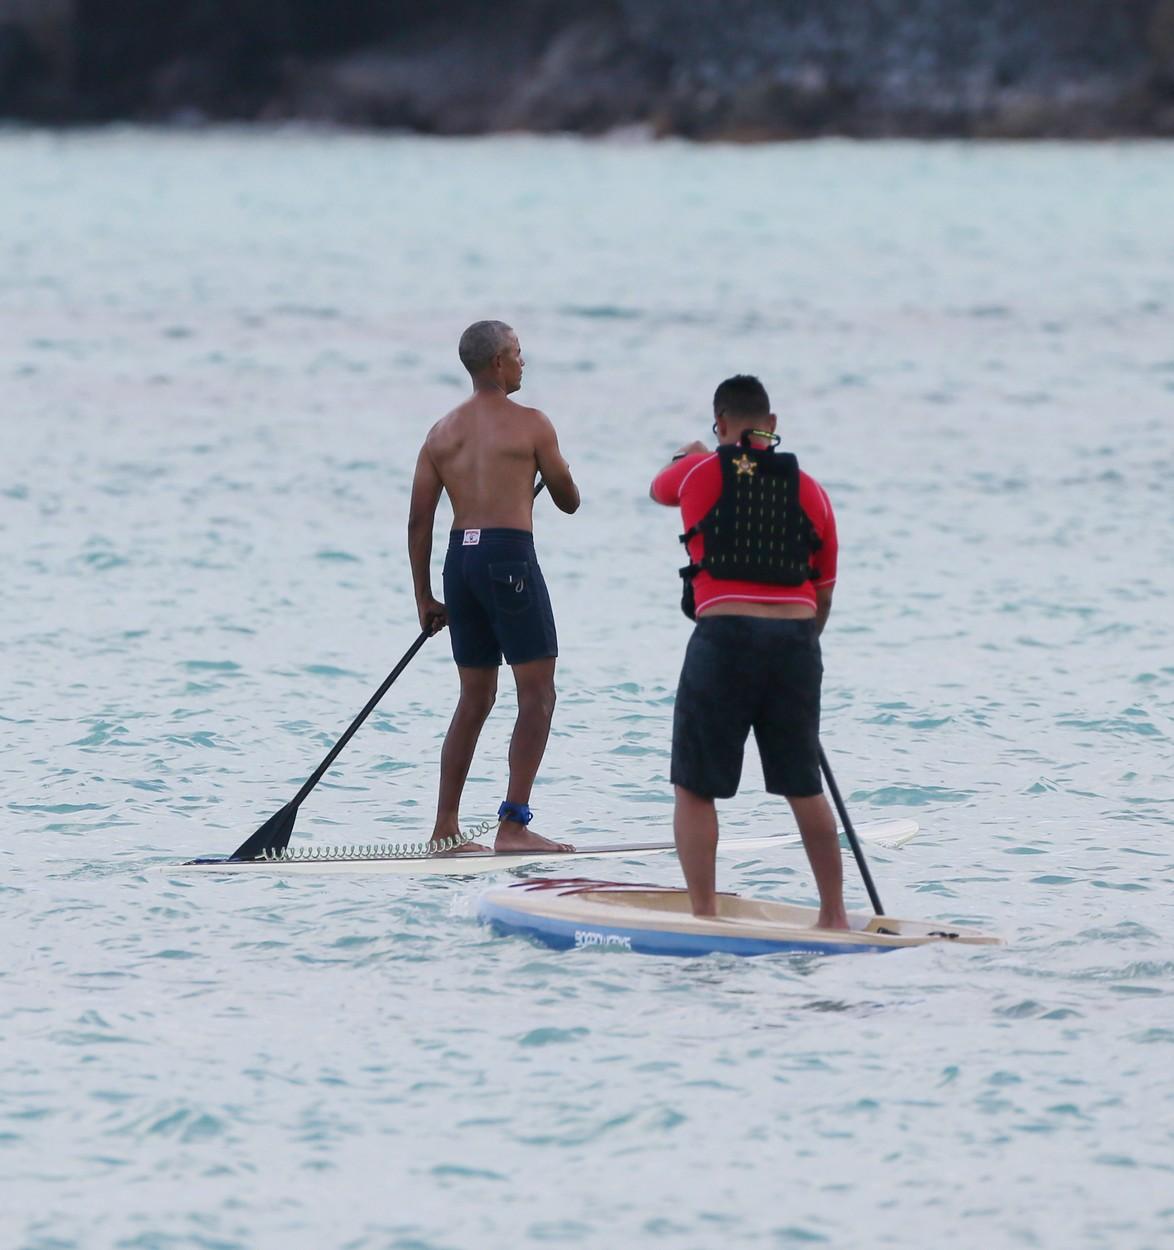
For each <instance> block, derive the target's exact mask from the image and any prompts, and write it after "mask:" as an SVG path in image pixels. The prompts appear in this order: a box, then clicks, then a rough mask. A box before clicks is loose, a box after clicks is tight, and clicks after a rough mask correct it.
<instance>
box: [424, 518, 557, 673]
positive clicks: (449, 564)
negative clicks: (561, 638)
mask: <svg viewBox="0 0 1174 1250" xmlns="http://www.w3.org/2000/svg"><path fill="white" fill-rule="evenodd" d="M444 606H445V608H446V609H447V611H448V632H449V636H450V638H451V639H452V656H453V659H454V660H456V662H457V664H458V665H459V666H460V667H461V668H497V666H498V665H499V664H500V663H501V658H502V656H503V655H504V656H505V662H506V663H507V664H527V663H529V662H530V661H531V660H549V659H553V658H554V657H555V656H557V655H558V635H557V634H556V633H555V630H554V612H553V610H552V609H551V606H550V595H549V594H548V593H547V590H546V582H545V580H544V579H543V576H542V570H541V569H540V568H539V567H538V557H537V556H536V555H535V553H534V535H533V534H531V533H530V532H529V531H528V530H509V529H488V530H453V531H452V535H451V537H450V538H449V542H448V555H447V556H446V557H445V561H444Z"/></svg>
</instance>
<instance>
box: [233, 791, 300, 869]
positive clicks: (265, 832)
mask: <svg viewBox="0 0 1174 1250" xmlns="http://www.w3.org/2000/svg"><path fill="white" fill-rule="evenodd" d="M297 815H298V809H297V806H296V805H295V804H293V803H287V804H286V805H285V806H284V807H283V808H282V809H281V811H279V812H278V813H277V814H276V815H275V816H270V817H269V819H268V820H267V821H266V822H265V823H264V824H263V825H262V826H261V828H260V829H258V830H257V832H256V833H254V834H253V836H252V837H251V838H248V839H247V840H246V841H244V842H242V843H241V844H240V846H238V847H237V848H236V850H235V851H233V853H232V855H231V856H229V858H230V859H260V858H261V856H262V855H263V854H264V853H265V852H266V851H273V852H276V851H284V850H285V848H286V847H287V846H288V845H289V839H290V835H291V834H292V833H293V827H294V821H295V820H296V819H297Z"/></svg>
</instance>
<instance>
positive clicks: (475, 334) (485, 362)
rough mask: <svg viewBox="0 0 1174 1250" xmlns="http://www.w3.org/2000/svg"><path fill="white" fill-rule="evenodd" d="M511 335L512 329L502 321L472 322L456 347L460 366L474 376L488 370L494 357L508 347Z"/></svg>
mask: <svg viewBox="0 0 1174 1250" xmlns="http://www.w3.org/2000/svg"><path fill="white" fill-rule="evenodd" d="M511 334H513V329H512V328H511V327H510V326H507V325H506V323H505V322H504V321H474V322H473V324H472V325H471V326H470V327H469V328H468V329H467V330H466V331H465V332H464V334H462V335H461V341H460V345H459V346H458V347H457V352H458V354H459V355H460V358H461V364H463V365H464V366H465V368H466V369H468V371H469V372H470V373H471V374H473V375H474V376H475V375H476V374H478V373H480V372H481V371H482V370H483V369H488V368H489V366H490V365H491V364H493V358H494V356H497V355H499V354H500V353H501V352H504V351H505V350H506V348H507V347H509V345H510V335H511Z"/></svg>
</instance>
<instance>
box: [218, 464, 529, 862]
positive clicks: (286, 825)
mask: <svg viewBox="0 0 1174 1250" xmlns="http://www.w3.org/2000/svg"><path fill="white" fill-rule="evenodd" d="M545 485H546V483H545V482H539V483H538V485H537V486H535V487H534V498H535V499H537V498H538V496H539V494H540V493H541V492H542V489H543V487H544V486H545ZM431 637H432V635H431V634H430V633H429V632H428V630H426V629H424V630H421V631H420V636H419V638H417V639H416V641H415V642H414V643H412V645H411V646H410V647H409V648H408V649H407V651H406V652H405V654H404V658H403V659H402V660H400V662H399V663H398V664H397V665H396V666H395V668H393V669H392V670H391V672H390V673H388V675H387V677H386V679H385V680H384V682H383V685H381V686H380V687H379V689H378V690H376V691H375V693H374V694H373V695H372V696H371V697H370V699H368V700H367V706H366V707H364V708H363V710H362V711H361V712H360V713H359V714H358V716H356V717H355V719H354V720H353V721H351V724H350V727H349V728H348V729H347V731H346V733H344V734H343V735H342V737H341V738H339V740H338V741H337V742H336V743H335V744H334V746H332V747H331V748H330V751H329V753H328V754H327V756H326V758H325V759H324V760H323V761H322V763H321V764H319V765H318V767H317V768H316V769H315V770H314V773H313V776H311V777H310V778H309V779H308V780H307V781H306V784H305V785H304V786H302V788H301V789H300V790H299V791H298V792H297V794H295V795H294V796H293V798H292V799H290V801H289V802H288V803H287V804H286V805H285V806H284V807H283V808H282V809H281V811H279V812H276V813H275V814H274V815H272V816H270V817H269V819H268V820H267V821H266V822H265V823H264V824H263V825H262V826H261V827H260V829H258V830H257V832H256V833H254V834H253V835H252V836H251V837H249V838H246V839H245V841H244V842H242V843H241V844H240V846H238V847H237V848H236V850H235V851H233V853H232V854H231V855H230V856H229V858H230V859H238V860H239V859H260V858H261V856H262V855H264V854H265V852H266V851H268V852H269V853H270V854H273V853H275V852H281V851H284V850H285V848H286V847H287V846H288V845H289V839H290V836H291V835H292V833H293V827H294V821H295V820H296V819H297V816H298V808H299V807H300V806H301V805H302V802H303V800H304V799H305V798H306V796H307V795H308V794H309V793H310V791H311V790H313V788H314V787H315V786H316V785H317V784H318V783H319V782H320V781H321V780H322V778H323V777H324V776H325V775H326V770H327V769H328V768H329V767H330V765H331V764H333V763H334V761H335V760H336V759H337V758H338V756H339V753H340V752H341V751H342V749H343V747H345V746H346V744H347V743H348V742H350V740H351V739H352V738H353V737H354V736H355V732H356V730H357V729H358V728H359V726H360V725H361V724H362V723H363V722H364V721H365V720H366V719H367V717H368V716H370V715H371V713H372V712H373V711H374V710H375V707H376V705H377V704H378V702H379V700H380V699H382V698H383V696H384V695H385V694H386V693H387V692H388V690H390V689H391V685H392V682H394V681H395V679H396V678H397V677H398V676H399V675H400V673H402V672H403V671H404V669H405V668H407V667H408V665H409V664H410V663H411V662H412V660H413V659H415V656H416V652H417V651H419V650H420V648H421V647H422V646H423V645H424V644H425V643H426V642H427V641H428V639H429V638H431Z"/></svg>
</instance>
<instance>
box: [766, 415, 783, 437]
mask: <svg viewBox="0 0 1174 1250" xmlns="http://www.w3.org/2000/svg"><path fill="white" fill-rule="evenodd" d="M778 424H779V419H778V417H776V416H775V414H774V413H773V412H772V413H771V414H770V416H769V417H767V419H766V424H765V425H764V426H763V429H765V430H769V431H770V433H772V434H773V433H774V432H775V430H776V429H777V428H778Z"/></svg>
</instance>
